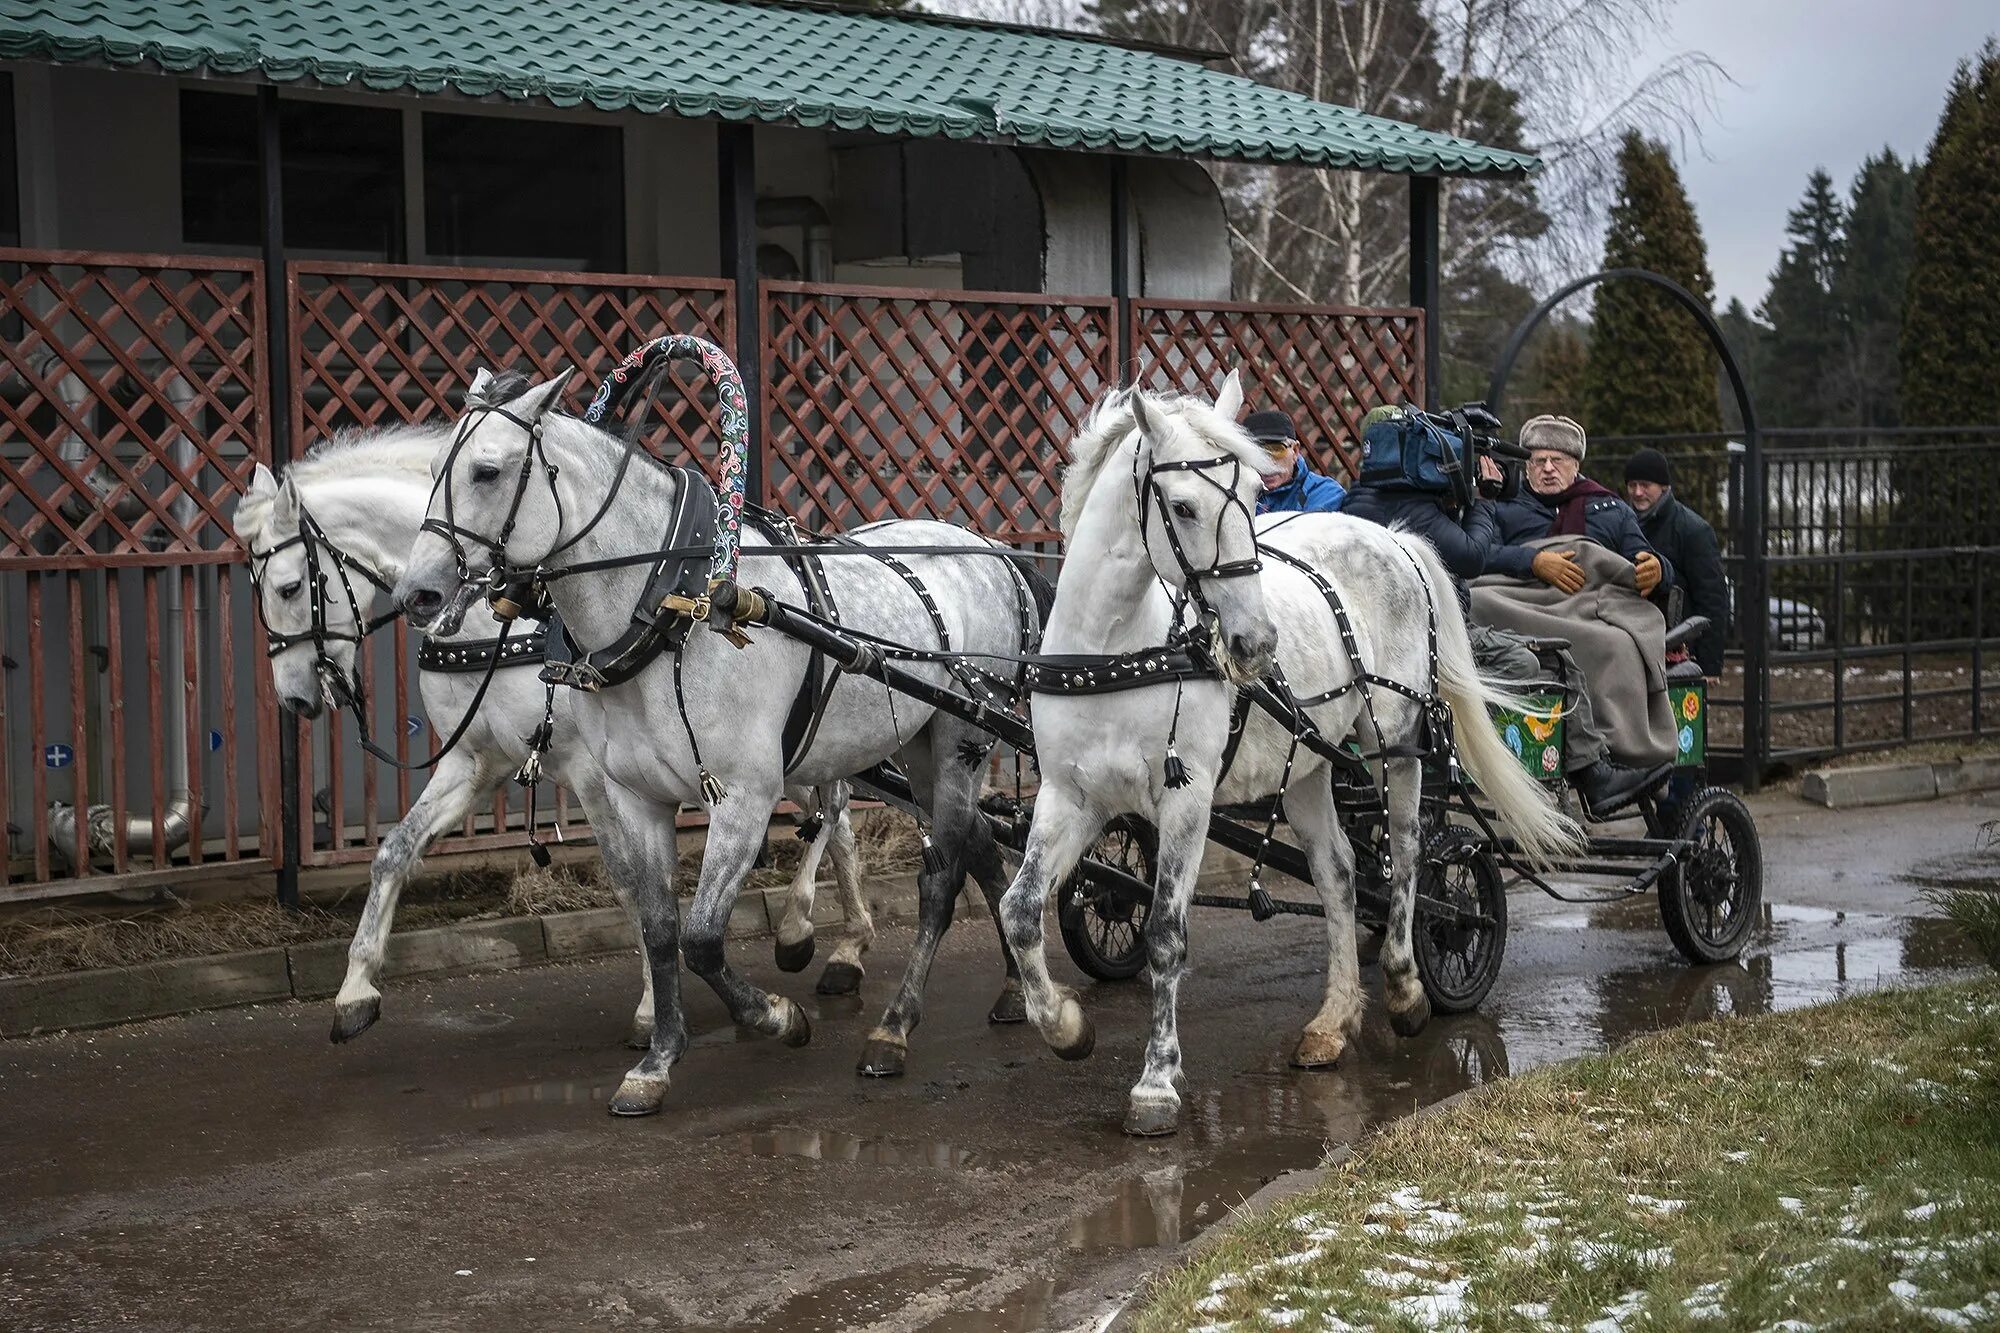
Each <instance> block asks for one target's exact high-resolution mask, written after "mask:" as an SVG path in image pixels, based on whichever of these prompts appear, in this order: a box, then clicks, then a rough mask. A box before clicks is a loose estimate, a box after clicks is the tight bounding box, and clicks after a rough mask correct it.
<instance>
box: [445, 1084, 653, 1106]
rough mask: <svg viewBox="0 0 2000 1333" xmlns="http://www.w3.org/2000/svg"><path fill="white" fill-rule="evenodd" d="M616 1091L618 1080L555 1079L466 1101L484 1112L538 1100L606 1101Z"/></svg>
mask: <svg viewBox="0 0 2000 1333" xmlns="http://www.w3.org/2000/svg"><path fill="white" fill-rule="evenodd" d="M616 1091H618V1085H617V1084H616V1083H582V1082H578V1081H575V1080H562V1079H556V1080H551V1081H550V1082H547V1083H516V1084H514V1085H513V1086H512V1087H507V1088H495V1089H493V1090H492V1091H490V1092H478V1093H474V1094H473V1095H472V1096H470V1097H467V1098H466V1099H465V1104H466V1105H467V1106H470V1107H472V1108H474V1109H475V1110H481V1111H484V1110H490V1109H491V1108H493V1107H495V1106H527V1105H531V1104H536V1103H541V1104H546V1105H560V1106H575V1105H580V1104H587V1103H590V1102H601V1101H605V1100H607V1099H609V1098H610V1096H611V1094H612V1093H614V1092H616Z"/></svg>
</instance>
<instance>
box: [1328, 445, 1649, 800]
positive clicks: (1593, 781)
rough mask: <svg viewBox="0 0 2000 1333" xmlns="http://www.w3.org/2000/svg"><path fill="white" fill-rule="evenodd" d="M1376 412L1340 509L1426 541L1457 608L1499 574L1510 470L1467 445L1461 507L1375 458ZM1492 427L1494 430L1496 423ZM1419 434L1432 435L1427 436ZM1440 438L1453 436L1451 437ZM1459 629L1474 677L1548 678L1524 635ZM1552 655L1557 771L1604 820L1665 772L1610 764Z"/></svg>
mask: <svg viewBox="0 0 2000 1333" xmlns="http://www.w3.org/2000/svg"><path fill="white" fill-rule="evenodd" d="M1378 411H1379V409H1378ZM1376 416H1377V413H1374V412H1371V413H1370V414H1369V426H1370V429H1369V430H1368V432H1367V438H1366V439H1365V440H1364V445H1363V456H1362V457H1363V463H1362V471H1361V479H1360V480H1359V481H1357V482H1356V483H1355V486H1354V489H1353V490H1351V491H1350V492H1348V496H1347V503H1346V504H1345V505H1344V506H1343V507H1342V512H1344V513H1348V514H1352V515H1353V516H1354V517H1356V518H1362V519H1367V520H1368V521H1369V522H1372V523H1380V524H1383V525H1385V526H1386V525H1389V524H1392V523H1393V524H1400V525H1401V526H1402V527H1403V529H1404V530H1406V531H1409V532H1414V533H1416V534H1417V535H1418V536H1421V537H1423V538H1424V539H1425V540H1426V541H1428V542H1430V544H1431V546H1432V547H1433V548H1434V549H1435V550H1436V551H1437V553H1438V556H1439V558H1440V559H1442V560H1443V561H1444V565H1445V568H1446V569H1448V570H1450V571H1451V574H1452V578H1453V579H1454V581H1456V582H1457V584H1458V600H1459V607H1460V609H1461V610H1465V609H1466V608H1467V607H1468V605H1469V601H1470V599H1469V598H1468V596H1467V594H1466V590H1465V582H1466V580H1468V579H1474V578H1478V577H1479V576H1480V575H1482V574H1492V573H1500V572H1502V571H1501V570H1499V569H1496V568H1495V566H1494V557H1495V555H1496V553H1498V552H1500V551H1502V550H1503V549H1505V548H1504V546H1503V544H1502V542H1501V538H1500V530H1499V524H1498V521H1497V517H1496V513H1495V502H1496V501H1501V502H1504V501H1505V500H1507V499H1508V498H1510V496H1511V493H1512V492H1513V491H1514V490H1515V489H1517V487H1518V484H1519V483H1518V477H1517V476H1516V475H1514V473H1513V470H1512V469H1508V470H1505V471H1503V470H1502V469H1501V467H1500V466H1499V464H1497V463H1496V462H1494V460H1493V459H1492V457H1491V456H1490V455H1488V454H1487V453H1486V452H1485V450H1483V449H1480V448H1478V447H1476V446H1475V447H1473V448H1472V449H1471V450H1470V452H1472V453H1473V454H1474V455H1475V456H1476V457H1477V458H1478V473H1477V475H1478V478H1479V481H1478V490H1477V494H1476V495H1474V496H1473V498H1472V501H1471V503H1470V504H1468V505H1465V506H1462V507H1461V506H1460V505H1458V504H1457V503H1456V502H1455V497H1454V496H1453V495H1452V493H1451V491H1450V490H1449V489H1440V488H1437V487H1434V486H1430V485H1426V484H1421V483H1419V482H1413V481H1412V480H1410V478H1411V477H1412V476H1416V475H1419V474H1420V473H1421V472H1422V469H1411V468H1407V467H1405V468H1400V469H1397V468H1392V467H1391V466H1389V460H1387V459H1385V458H1384V457H1382V454H1383V449H1382V447H1381V446H1382V445H1384V444H1385V443H1386V442H1387V441H1388V440H1389V439H1390V438H1391V437H1389V436H1388V435H1386V434H1385V435H1382V436H1380V437H1378V436H1377V435H1376V433H1375V427H1376V425H1377V423H1376V421H1375V418H1376ZM1392 420H1393V418H1392ZM1488 420H1491V418H1488ZM1380 424H1382V425H1388V424H1389V423H1387V422H1384V423H1380ZM1494 425H1495V426H1496V427H1497V425H1498V423H1497V422H1495V423H1494ZM1405 438H1414V436H1406V437H1405ZM1425 438H1427V439H1431V440H1436V439H1438V437H1437V436H1435V435H1430V436H1426V437H1425ZM1444 438H1447V439H1454V440H1455V437H1449V436H1447V437H1444ZM1466 629H1467V631H1468V633H1469V635H1470V637H1471V640H1472V655H1473V658H1474V660H1475V661H1476V662H1477V663H1478V666H1479V670H1480V673H1481V674H1482V675H1485V676H1488V677H1490V678H1492V679H1493V680H1496V681H1503V682H1507V683H1510V684H1531V683H1539V682H1542V681H1546V680H1547V679H1548V676H1549V672H1548V671H1547V670H1546V669H1545V668H1544V667H1543V666H1542V662H1541V658H1540V657H1539V656H1538V655H1537V653H1536V652H1535V650H1534V649H1533V648H1532V647H1531V646H1530V640H1527V639H1525V638H1522V637H1521V636H1520V635H1517V634H1513V633H1510V632H1509V631H1507V630H1504V629H1499V628H1496V627H1494V626H1491V625H1479V624H1474V623H1472V621H1471V618H1470V616H1469V615H1468V616H1467V623H1466ZM1556 656H1557V657H1559V658H1560V659H1561V667H1562V676H1563V678H1564V679H1565V680H1569V681H1573V682H1576V684H1575V685H1574V687H1573V688H1571V689H1569V690H1568V691H1566V695H1567V698H1566V700H1565V703H1564V708H1563V718H1564V728H1563V772H1564V775H1565V776H1566V777H1567V778H1568V779H1569V783H1570V785H1571V786H1572V787H1573V788H1575V790H1576V793H1577V795H1578V797H1580V798H1581V799H1582V801H1583V805H1584V809H1585V810H1586V811H1587V812H1588V813H1589V814H1590V817H1591V818H1593V819H1604V818H1608V817H1609V816H1610V815H1612V814H1613V813H1614V812H1616V811H1618V810H1619V809H1621V808H1623V807H1625V806H1627V805H1630V804H1631V803H1632V802H1633V801H1635V800H1637V799H1638V798H1639V797H1640V796H1643V795H1645V794H1646V793H1647V792H1648V791H1651V790H1652V789H1653V788H1654V787H1656V786H1658V785H1659V783H1660V782H1661V781H1662V780H1663V779H1664V778H1665V777H1666V776H1667V770H1666V769H1664V768H1662V769H1656V770H1652V771H1648V770H1645V769H1636V768H1627V767H1626V766H1625V765H1623V764H1617V763H1613V762H1612V761H1611V759H1610V758H1609V754H1610V747H1609V746H1608V745H1607V744H1606V743H1605V740H1604V733H1603V732H1601V731H1599V730H1598V727H1597V719H1596V714H1595V713H1594V711H1593V710H1592V708H1591V704H1590V695H1589V693H1588V692H1587V691H1586V690H1584V689H1583V687H1582V681H1583V672H1582V670H1581V668H1579V667H1578V666H1577V664H1576V660H1575V658H1574V657H1572V656H1571V654H1570V652H1569V650H1568V649H1567V648H1564V649H1559V650H1557V651H1556ZM1478 723H1479V725H1485V719H1484V718H1481V719H1478Z"/></svg>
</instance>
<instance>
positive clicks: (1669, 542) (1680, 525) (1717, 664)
mask: <svg viewBox="0 0 2000 1333" xmlns="http://www.w3.org/2000/svg"><path fill="white" fill-rule="evenodd" d="M1625 498H1626V500H1627V501H1629V502H1630V503H1631V505H1632V508H1633V510H1634V511H1636V512H1637V513H1638V515H1639V527H1640V529H1641V530H1642V531H1643V532H1644V533H1645V534H1646V540H1647V541H1648V542H1649V543H1651V544H1652V547H1653V549H1654V550H1656V551H1658V552H1659V553H1660V554H1661V555H1662V556H1663V557H1665V559H1666V561H1667V563H1668V564H1670V565H1671V566H1673V570H1674V578H1675V580H1676V581H1677V582H1678V583H1679V585H1680V586H1681V588H1682V589H1684V590H1685V592H1686V594H1687V602H1686V608H1687V613H1688V614H1689V615H1692V616H1707V617H1708V630H1707V632H1706V633H1704V634H1703V635H1702V636H1701V637H1700V638H1699V639H1697V640H1695V642H1694V644H1693V653H1694V659H1695V661H1697V662H1699V663H1701V674H1702V675H1704V676H1707V677H1708V678H1709V679H1710V680H1711V681H1712V680H1714V679H1715V678H1716V677H1717V676H1720V675H1721V674H1722V645H1723V641H1724V640H1725V639H1726V638H1727V636H1728V631H1729V585H1728V584H1727V583H1725V582H1724V581H1723V577H1722V550H1721V548H1720V547H1719V546H1718V545H1717V544H1716V540H1715V529H1714V528H1712V527H1710V526H1709V525H1708V521H1707V520H1706V519H1704V518H1703V517H1702V516H1701V515H1700V514H1697V513H1695V512H1694V510H1692V509H1689V508H1688V507H1687V506H1686V505H1684V504H1682V503H1681V502H1680V500H1679V499H1677V498H1676V497H1675V495H1674V479H1673V473H1672V472H1671V471H1670V470H1669V469H1668V467H1667V460H1666V456H1665V455H1663V454H1662V453H1661V452H1660V451H1659V450H1658V449H1641V450H1640V451H1639V452H1638V453H1636V454H1633V455H1632V457H1631V460H1630V461H1628V462H1627V463H1626V464H1625Z"/></svg>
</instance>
